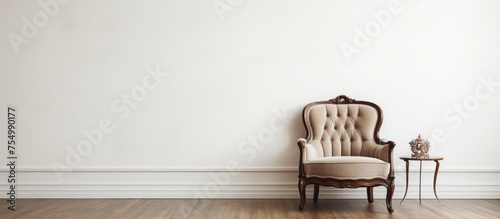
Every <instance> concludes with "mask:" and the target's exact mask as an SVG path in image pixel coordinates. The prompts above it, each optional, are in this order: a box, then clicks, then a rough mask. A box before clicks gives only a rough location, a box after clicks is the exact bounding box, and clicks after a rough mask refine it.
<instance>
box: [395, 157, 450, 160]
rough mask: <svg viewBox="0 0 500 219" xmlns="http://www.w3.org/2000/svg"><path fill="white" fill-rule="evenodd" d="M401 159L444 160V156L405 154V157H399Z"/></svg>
mask: <svg viewBox="0 0 500 219" xmlns="http://www.w3.org/2000/svg"><path fill="white" fill-rule="evenodd" d="M399 159H401V160H405V161H406V160H434V161H435V160H442V159H444V157H440V156H429V158H412V157H411V156H403V157H399Z"/></svg>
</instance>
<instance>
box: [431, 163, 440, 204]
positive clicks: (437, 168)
mask: <svg viewBox="0 0 500 219" xmlns="http://www.w3.org/2000/svg"><path fill="white" fill-rule="evenodd" d="M435 162H436V170H435V171H434V185H433V186H434V196H436V199H437V200H438V202H441V201H439V198H438V195H437V193H436V180H437V175H438V171H439V161H438V160H435Z"/></svg>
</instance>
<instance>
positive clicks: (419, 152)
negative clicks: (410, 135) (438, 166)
mask: <svg viewBox="0 0 500 219" xmlns="http://www.w3.org/2000/svg"><path fill="white" fill-rule="evenodd" d="M430 146H431V145H430V143H429V141H428V140H427V139H424V138H422V137H420V135H418V138H415V139H413V140H411V141H410V148H411V158H418V159H428V158H429V147H430Z"/></svg>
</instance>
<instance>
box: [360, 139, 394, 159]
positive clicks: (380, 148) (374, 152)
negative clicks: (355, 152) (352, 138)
mask: <svg viewBox="0 0 500 219" xmlns="http://www.w3.org/2000/svg"><path fill="white" fill-rule="evenodd" d="M395 146H396V143H394V142H393V141H388V140H386V139H382V140H380V141H379V142H371V143H369V144H367V145H365V146H364V147H367V148H364V149H363V150H364V151H366V153H367V154H366V156H369V157H374V158H378V159H381V160H383V161H385V162H388V163H392V151H393V149H394V147H395Z"/></svg>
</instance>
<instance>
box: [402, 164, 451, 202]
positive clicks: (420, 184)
mask: <svg viewBox="0 0 500 219" xmlns="http://www.w3.org/2000/svg"><path fill="white" fill-rule="evenodd" d="M399 159H401V160H404V161H405V162H406V189H405V195H404V196H403V200H401V203H403V201H404V200H405V198H406V193H408V175H409V170H410V161H420V175H419V182H418V200H419V202H422V161H434V162H435V163H436V170H434V183H433V186H434V196H436V199H437V200H438V201H439V198H438V196H437V194H436V180H437V175H438V171H439V161H440V160H443V159H444V157H429V158H412V157H400V158H399ZM401 203H400V204H401Z"/></svg>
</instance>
